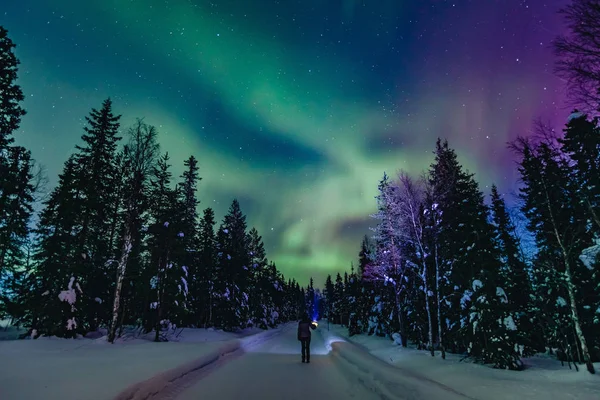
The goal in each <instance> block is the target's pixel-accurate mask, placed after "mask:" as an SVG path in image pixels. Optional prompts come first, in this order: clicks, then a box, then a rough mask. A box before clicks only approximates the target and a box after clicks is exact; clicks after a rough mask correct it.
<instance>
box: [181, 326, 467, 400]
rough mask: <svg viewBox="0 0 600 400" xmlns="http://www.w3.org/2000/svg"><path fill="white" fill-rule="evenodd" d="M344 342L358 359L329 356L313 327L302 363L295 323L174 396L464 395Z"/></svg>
mask: <svg viewBox="0 0 600 400" xmlns="http://www.w3.org/2000/svg"><path fill="white" fill-rule="evenodd" d="M344 345H346V347H344V349H343V350H342V351H344V352H348V351H350V352H354V351H358V352H360V353H362V354H360V355H359V357H360V359H357V358H356V357H350V358H346V357H337V356H334V355H332V354H331V353H330V352H329V350H328V346H327V344H326V343H325V341H324V339H323V336H322V335H321V334H320V333H319V330H317V331H316V332H314V333H313V339H312V343H311V354H312V355H311V362H310V364H303V363H301V357H300V344H299V342H298V341H297V340H296V332H295V329H294V327H293V326H292V327H287V328H285V329H284V330H283V331H282V333H281V334H280V335H277V336H275V337H273V338H272V339H270V340H268V341H266V342H264V343H262V344H259V345H257V346H255V347H254V348H251V349H247V350H246V353H245V354H243V355H242V356H241V357H237V358H233V359H231V360H230V361H228V362H225V363H224V364H223V365H222V366H220V367H219V368H217V369H215V370H214V371H212V372H211V373H209V374H208V375H206V376H204V377H203V378H201V379H200V380H199V381H198V382H197V383H195V384H194V385H192V386H190V387H189V388H188V389H187V390H185V391H184V392H183V393H181V394H180V395H179V397H177V398H178V399H180V400H199V399H222V400H234V399H236V400H237V399H257V400H268V399H286V400H287V399H289V400H294V399H298V400H300V399H302V400H307V399H310V400H319V399H327V400H329V399H364V400H371V399H373V400H374V399H415V400H417V399H423V400H436V399H443V400H454V399H465V397H463V396H460V395H457V394H456V393H453V392H451V391H447V390H445V389H443V388H440V387H436V385H431V384H430V382H424V381H422V380H420V379H419V378H418V377H414V376H412V377H411V376H399V375H400V374H402V372H401V371H400V370H398V369H395V368H393V367H390V366H388V365H387V364H385V363H384V362H382V361H381V360H379V359H376V358H375V357H373V356H371V355H370V354H368V353H366V352H364V351H363V350H361V349H358V348H348V347H347V346H349V345H350V344H349V343H344ZM339 351H340V349H336V352H337V353H339ZM363 357H366V359H363ZM353 359H354V360H357V361H353ZM365 361H366V362H365ZM365 370H368V371H365ZM365 372H366V373H365ZM390 377H391V378H390ZM381 378H383V379H381ZM381 388H383V389H381ZM378 392H379V393H378Z"/></svg>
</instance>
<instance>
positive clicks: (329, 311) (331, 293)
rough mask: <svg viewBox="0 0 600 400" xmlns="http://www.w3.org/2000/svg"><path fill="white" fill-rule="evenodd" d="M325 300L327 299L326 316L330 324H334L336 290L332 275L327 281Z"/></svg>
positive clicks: (328, 276)
mask: <svg viewBox="0 0 600 400" xmlns="http://www.w3.org/2000/svg"><path fill="white" fill-rule="evenodd" d="M324 299H325V314H324V315H325V316H326V317H327V320H328V321H329V323H334V321H333V304H334V301H335V300H334V299H335V289H334V286H333V281H332V280H331V275H327V279H325V291H324Z"/></svg>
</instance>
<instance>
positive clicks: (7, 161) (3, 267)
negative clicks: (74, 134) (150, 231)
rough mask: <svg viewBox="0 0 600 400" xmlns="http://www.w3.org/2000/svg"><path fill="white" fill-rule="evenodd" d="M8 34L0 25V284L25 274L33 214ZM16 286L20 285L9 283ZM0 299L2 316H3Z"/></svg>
mask: <svg viewBox="0 0 600 400" xmlns="http://www.w3.org/2000/svg"><path fill="white" fill-rule="evenodd" d="M14 48H15V44H14V43H13V42H12V40H11V39H10V38H9V37H8V31H7V30H6V29H5V28H4V27H2V26H0V282H1V281H4V282H8V283H10V280H12V279H16V276H14V275H15V274H19V275H23V271H22V268H23V257H24V254H23V252H22V247H23V245H24V243H25V241H26V240H27V237H28V235H29V226H28V224H29V220H30V218H31V215H32V213H33V210H32V203H33V192H34V187H33V185H32V178H33V176H32V168H33V161H32V160H31V154H30V152H29V151H28V150H26V149H25V148H23V147H21V146H12V143H13V141H14V139H13V137H12V135H13V134H14V132H15V131H16V130H17V129H19V126H20V123H21V118H22V117H23V116H24V115H25V110H24V109H23V108H22V107H21V102H22V101H23V100H24V98H25V97H24V95H23V92H22V90H21V87H20V86H19V85H17V84H16V80H17V73H18V66H19V60H18V59H17V57H16V56H15V54H14V52H13V49H14ZM10 284H11V285H16V284H17V282H13V283H10ZM2 303H3V302H2V300H1V299H0V314H1V313H2V308H3V305H2Z"/></svg>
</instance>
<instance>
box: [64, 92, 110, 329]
mask: <svg viewBox="0 0 600 400" xmlns="http://www.w3.org/2000/svg"><path fill="white" fill-rule="evenodd" d="M119 119H120V115H115V114H114V113H113V111H112V102H111V100H110V99H107V100H105V101H104V102H103V103H102V107H101V108H100V110H96V109H92V111H91V112H90V115H89V116H87V117H86V118H85V120H86V122H87V126H85V127H84V131H85V133H84V134H83V135H82V137H81V138H82V140H83V142H84V143H83V145H77V146H76V149H77V152H76V154H75V162H76V163H77V164H78V166H79V168H78V171H79V174H80V177H79V183H80V185H81V187H80V196H81V198H80V199H81V201H82V206H81V214H80V215H79V220H80V222H79V228H78V233H77V239H76V241H75V243H74V245H75V246H76V249H75V252H76V254H78V255H77V256H76V257H75V258H74V259H73V260H72V261H71V263H72V267H73V269H74V271H75V273H76V275H77V283H78V284H79V285H80V286H81V287H82V288H83V290H84V293H85V295H84V296H83V300H84V302H85V304H84V308H85V310H84V314H85V321H83V322H85V323H86V326H87V327H88V328H89V329H90V330H96V329H97V327H98V326H99V325H101V324H105V323H107V322H108V321H109V319H110V308H109V307H110V301H107V300H108V299H110V298H111V296H112V295H113V290H114V286H112V282H113V281H114V275H113V274H114V273H115V269H114V265H113V264H112V263H109V262H107V261H108V260H109V259H110V253H111V251H112V249H110V248H109V245H110V237H109V236H108V235H107V234H106V233H107V232H109V231H110V229H111V225H112V221H110V219H109V218H110V216H112V215H114V212H113V208H114V206H115V204H116V199H115V192H114V190H113V189H114V188H113V187H112V185H113V183H114V179H115V175H116V173H117V166H116V149H117V144H118V141H119V140H120V137H119V136H117V135H118V130H119ZM95 299H100V300H101V302H99V301H96V300H95Z"/></svg>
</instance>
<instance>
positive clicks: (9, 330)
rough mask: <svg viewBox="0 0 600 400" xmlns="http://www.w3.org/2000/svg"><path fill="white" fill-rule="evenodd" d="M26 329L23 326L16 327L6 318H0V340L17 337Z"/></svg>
mask: <svg viewBox="0 0 600 400" xmlns="http://www.w3.org/2000/svg"><path fill="white" fill-rule="evenodd" d="M26 331H27V330H26V329H24V328H17V327H16V326H13V325H10V321H9V320H7V319H0V340H15V339H18V338H19V335H21V334H23V333H25V332H26Z"/></svg>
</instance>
